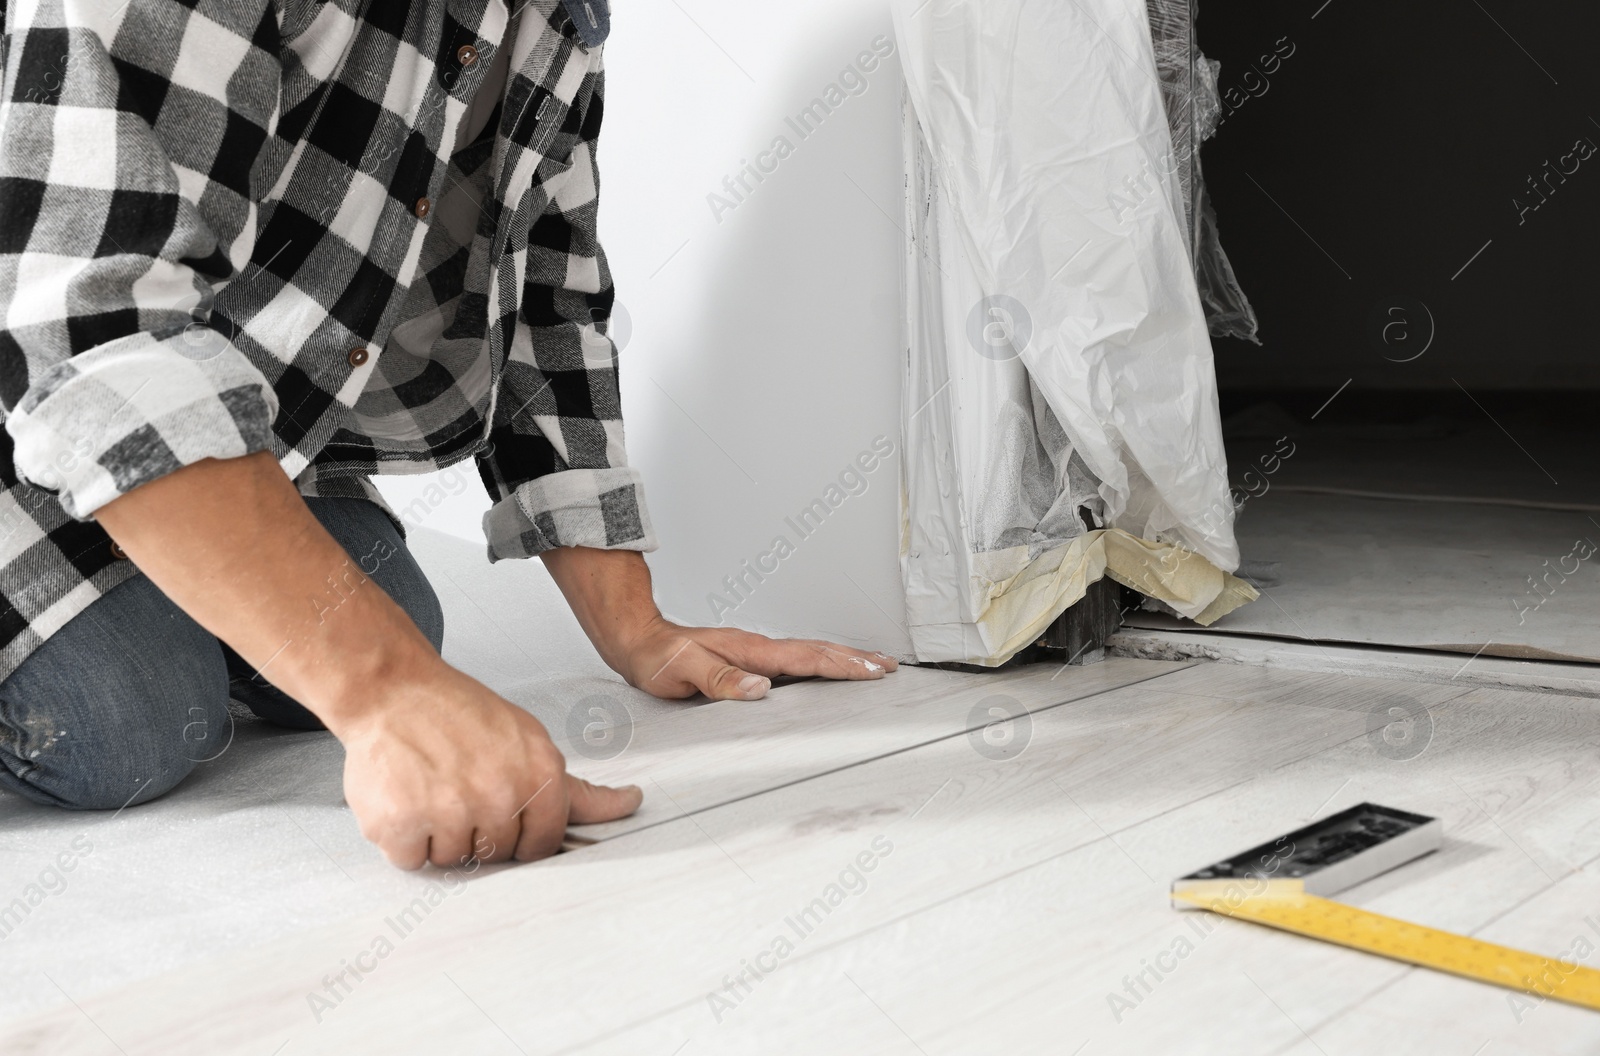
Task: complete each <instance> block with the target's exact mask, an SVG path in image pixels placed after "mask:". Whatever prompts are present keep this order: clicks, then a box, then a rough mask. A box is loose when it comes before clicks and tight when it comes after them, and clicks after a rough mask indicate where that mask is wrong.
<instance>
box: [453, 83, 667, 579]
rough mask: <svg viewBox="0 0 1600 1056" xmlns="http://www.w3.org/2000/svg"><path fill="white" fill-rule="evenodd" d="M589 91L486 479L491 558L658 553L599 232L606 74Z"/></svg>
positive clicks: (529, 285) (541, 230)
mask: <svg viewBox="0 0 1600 1056" xmlns="http://www.w3.org/2000/svg"><path fill="white" fill-rule="evenodd" d="M591 76H592V77H593V81H592V91H590V92H588V93H587V94H583V93H580V95H579V96H578V98H577V100H576V101H575V108H577V107H579V106H581V107H582V114H581V117H579V116H577V115H572V116H569V117H568V118H567V120H571V121H573V122H574V123H575V124H576V125H577V126H578V127H579V128H580V129H581V132H580V133H579V135H578V141H577V144H576V146H575V147H574V149H573V152H572V157H571V166H570V167H569V168H568V169H567V170H566V171H565V172H563V173H562V174H560V175H559V176H558V177H555V178H554V179H553V180H551V181H550V183H549V185H548V186H549V187H550V199H549V203H548V206H547V207H546V209H545V210H544V212H543V213H542V214H541V215H540V216H539V217H537V218H536V219H535V221H534V223H533V228H532V230H531V232H530V233H529V238H528V248H527V253H528V267H527V282H526V284H525V286H524V288H523V292H522V302H521V308H520V310H519V312H518V313H517V321H516V327H515V331H514V333H513V337H512V342H511V351H510V356H509V357H508V361H507V363H506V368H505V373H504V376H503V377H502V379H501V385H500V391H499V392H498V394H497V395H496V402H495V414H494V422H493V428H492V429H491V431H490V441H491V446H490V448H489V451H488V453H487V455H486V457H484V458H483V459H482V460H481V462H480V472H481V474H482V476H483V479H484V483H485V485H486V486H487V487H488V489H489V493H490V496H491V497H492V498H493V499H494V500H495V502H494V505H493V507H492V508H491V509H490V510H489V512H488V513H487V514H485V515H484V532H485V534H486V535H487V537H488V542H489V559H490V560H491V561H498V560H501V559H504V558H515V557H529V556H532V555H535V554H538V553H542V552H543V551H545V550H550V549H553V548H555V547H559V546H587V547H595V548H597V549H619V550H643V551H648V550H654V549H655V548H656V538H655V533H654V530H653V529H652V527H651V525H650V517H649V512H648V510H647V508H646V506H645V499H644V485H643V481H642V480H641V478H640V475H639V472H638V470H636V469H634V468H633V467H632V466H630V465H628V456H627V447H626V444H625V441H624V437H623V428H622V400H621V395H620V391H619V388H618V380H617V346H616V343H615V341H614V340H613V333H612V327H613V325H614V321H615V320H614V318H613V307H614V297H615V291H614V289H613V287H612V284H611V274H610V270H609V268H608V267H607V265H606V258H605V252H604V251H603V250H602V248H601V246H600V243H599V240H598V237H597V234H596V218H597V205H598V201H599V178H598V175H597V173H596V168H595V162H594V146H595V142H596V139H597V137H598V132H599V125H600V114H601V95H602V88H601V86H602V83H603V75H602V74H600V73H598V72H597V73H595V74H592V75H591Z"/></svg>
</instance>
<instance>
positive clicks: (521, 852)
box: [514, 771, 569, 862]
mask: <svg viewBox="0 0 1600 1056" xmlns="http://www.w3.org/2000/svg"><path fill="white" fill-rule="evenodd" d="M568 810H569V807H568V803H567V782H566V775H565V774H564V773H562V772H560V771H557V772H556V773H554V774H552V775H550V776H549V777H546V778H544V779H543V780H542V781H541V783H540V785H539V788H538V790H537V791H535V792H534V793H533V795H532V797H530V798H529V800H528V801H527V803H525V804H523V806H522V809H521V810H519V811H518V812H517V815H516V816H517V820H518V823H519V824H520V825H521V832H520V834H519V835H518V837H517V849H516V853H515V855H514V857H515V858H516V859H517V861H519V862H534V861H538V860H539V859H540V858H548V857H550V856H551V855H552V854H555V853H556V852H557V851H559V850H560V849H561V837H562V836H564V835H566V832H567V814H568Z"/></svg>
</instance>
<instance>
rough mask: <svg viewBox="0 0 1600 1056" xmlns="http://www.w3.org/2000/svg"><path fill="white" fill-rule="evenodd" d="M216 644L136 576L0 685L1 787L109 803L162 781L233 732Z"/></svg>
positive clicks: (60, 800) (97, 805) (144, 795)
mask: <svg viewBox="0 0 1600 1056" xmlns="http://www.w3.org/2000/svg"><path fill="white" fill-rule="evenodd" d="M231 734H232V727H231V720H230V718H229V715H228V675H227V667H226V665H225V663H224V661H223V657H222V650H221V646H220V645H219V643H218V642H217V640H216V639H215V638H214V637H212V636H211V635H210V634H208V633H207V632H206V631H205V630H204V628H202V627H200V625H199V624H197V623H195V622H194V621H193V620H192V619H190V618H189V617H188V616H187V615H186V614H184V612H183V611H182V610H181V609H179V608H178V607H177V606H176V605H174V604H173V603H172V602H171V601H170V600H168V598H167V597H166V595H164V594H162V593H161V592H160V591H159V590H158V589H157V588H156V587H155V586H154V585H153V584H151V583H150V581H149V580H147V579H145V578H144V577H143V576H138V577H135V578H134V579H131V580H128V581H126V582H124V583H122V584H119V585H118V586H117V587H115V588H114V589H113V590H112V591H111V592H110V593H108V594H106V596H105V597H103V598H100V599H99V600H97V601H96V602H95V603H94V604H93V605H91V606H90V607H89V608H88V609H86V610H84V611H83V612H82V613H80V614H79V615H78V616H76V617H75V618H74V619H72V620H71V621H70V622H69V623H68V624H67V625H66V626H65V627H63V628H61V630H59V631H57V632H56V633H55V634H54V635H52V636H51V637H50V638H49V639H48V640H47V641H46V642H45V643H44V644H43V645H41V646H40V647H39V648H38V649H36V650H35V651H34V652H33V653H32V654H31V655H30V656H29V657H28V658H27V660H25V661H23V663H22V666H20V667H19V668H17V670H16V671H14V672H12V674H11V676H10V677H9V678H7V679H6V680H5V681H4V682H3V683H0V785H4V786H5V787H8V788H11V789H13V790H14V791H16V792H18V793H20V794H21V795H23V796H25V797H27V798H28V799H31V800H33V801H35V802H38V803H45V804H53V805H56V806H63V807H71V808H76V809H83V810H100V809H111V810H114V809H116V808H119V807H122V806H126V805H129V804H134V803H142V802H145V801H146V800H150V799H154V798H155V797H157V796H159V795H161V794H163V793H165V792H168V791H170V790H171V789H172V788H173V787H174V786H176V785H177V784H178V783H179V782H180V781H182V780H183V779H184V778H185V777H187V776H188V775H189V773H190V772H191V771H192V770H193V769H194V768H195V767H196V766H197V765H199V764H200V763H202V762H205V761H208V760H210V759H213V758H215V757H216V756H218V755H220V754H221V752H222V751H224V750H225V749H226V744H227V741H228V740H229V739H230V738H231Z"/></svg>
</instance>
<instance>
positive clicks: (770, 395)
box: [382, 0, 910, 654]
mask: <svg viewBox="0 0 1600 1056" xmlns="http://www.w3.org/2000/svg"><path fill="white" fill-rule="evenodd" d="M615 7H616V10H615V11H614V13H613V28H612V36H611V40H610V42H609V43H608V44H607V48H606V67H607V81H608V85H607V98H606V116H605V125H604V132H603V134H602V136H601V140H600V151H599V164H600V172H601V186H602V189H603V190H602V194H601V208H600V223H601V236H602V240H603V242H604V244H605V246H606V251H607V253H608V254H609V256H610V261H611V268H612V272H613V276H614V279H615V281H616V286H617V295H618V303H619V305H620V306H621V309H620V311H619V315H621V314H622V313H623V312H625V313H626V315H627V318H628V323H630V324H631V333H627V334H625V335H624V334H623V333H621V330H622V329H623V328H622V326H620V325H619V327H618V337H619V339H620V341H619V343H620V344H621V345H622V352H621V364H622V389H623V407H624V416H625V420H626V422H627V430H628V446H629V452H630V456H631V458H632V461H633V463H634V464H635V465H637V466H638V467H640V469H641V471H642V472H643V473H644V477H645V488H646V496H647V498H648V500H649V505H650V511H651V514H652V516H653V518H654V520H655V526H656V530H657V533H658V535H659V536H660V539H661V549H660V551H658V552H657V553H655V554H652V555H650V565H651V568H652V570H653V571H654V574H655V577H656V592H657V597H658V599H659V601H660V603H661V605H662V608H663V609H664V610H665V611H666V612H667V613H668V615H670V616H672V617H674V618H677V619H680V620H683V621H687V622H693V623H701V624H705V623H715V622H717V617H718V616H721V617H723V622H725V623H726V624H728V625H734V626H743V627H749V628H752V629H757V630H763V631H770V632H774V633H783V634H788V635H799V636H808V637H810V636H815V637H827V638H832V639H835V640H839V641H844V642H850V643H860V644H871V645H872V646H873V647H874V648H881V649H884V650H886V651H889V652H893V653H899V654H909V648H910V643H909V636H908V634H907V632H906V630H905V628H904V621H905V616H904V600H903V594H902V591H901V586H900V575H899V565H898V533H899V461H898V453H899V452H898V449H899V443H900V432H899V404H900V377H901V369H902V368H901V361H902V355H901V337H900V333H901V323H900V319H901V304H900V293H899V290H900V286H899V283H900V280H899V274H900V254H901V252H902V235H901V232H900V225H901V222H902V221H901V215H900V214H901V182H902V176H901V173H902V166H901V159H900V134H899V99H900V69H899V63H898V59H897V57H890V58H889V59H887V60H886V61H883V60H878V64H877V68H876V69H875V70H873V71H871V72H869V73H867V74H865V76H863V77H861V78H860V81H856V78H855V77H854V76H853V75H845V76H843V77H842V76H841V74H842V73H843V71H845V70H846V69H847V68H850V67H855V68H856V70H857V72H858V73H859V72H860V67H861V66H870V65H872V64H873V63H872V62H871V61H868V62H864V63H859V65H858V61H859V60H858V56H861V55H862V53H868V52H871V51H872V49H873V43H874V40H877V42H878V48H879V50H880V51H881V50H884V49H885V48H887V47H892V46H893V34H892V32H891V29H890V20H889V15H888V9H887V7H886V5H885V4H883V3H882V2H880V0H868V2H866V3H862V2H860V0H854V2H851V0H813V2H810V3H806V4H799V5H770V6H769V5H756V4H750V3H737V2H734V0H678V2H673V0H621V2H620V3H618V4H616V5H615ZM846 80H848V81H852V82H854V83H853V87H854V88H855V91H856V93H857V94H848V92H846V94H844V96H843V99H844V102H843V104H842V105H840V106H837V107H836V108H835V109H834V110H833V112H831V113H829V114H827V115H826V116H825V117H823V118H822V120H821V123H820V124H819V125H818V126H817V127H816V129H815V130H814V131H812V132H811V133H810V134H809V135H808V136H806V137H804V138H802V136H801V134H800V133H799V132H798V131H797V130H796V129H795V128H794V127H793V126H791V125H790V124H788V123H787V122H786V120H785V119H786V118H795V119H797V120H798V115H800V114H801V111H802V110H803V109H804V108H805V107H806V106H807V105H809V104H810V102H811V101H812V100H813V99H814V98H816V97H819V96H823V95H824V94H825V92H826V91H827V89H828V87H829V85H830V84H835V85H838V86H839V88H840V89H846V90H847V89H848V88H850V87H852V85H847V84H845V83H844V81H846ZM863 84H864V87H863ZM834 98H835V99H838V98H839V96H838V95H835V96H834ZM780 136H781V137H784V138H785V139H786V140H787V143H788V149H787V151H786V152H787V155H788V156H787V157H784V158H782V159H779V158H778V157H777V156H776V155H775V154H772V153H769V154H767V155H766V158H765V162H766V165H767V167H768V168H773V169H774V171H772V172H771V173H770V174H765V175H764V179H763V180H762V181H761V182H759V183H758V182H756V181H755V180H754V179H753V178H751V177H750V176H748V175H747V176H746V180H745V182H746V185H747V186H748V187H749V190H748V192H747V191H745V190H743V189H740V190H738V191H737V193H733V192H729V191H728V190H727V189H726V186H725V184H724V180H725V178H728V177H736V176H737V174H738V173H739V172H740V170H741V168H742V167H743V164H744V163H746V162H749V163H755V162H757V161H758V159H759V158H760V156H761V154H762V152H767V151H770V150H771V149H772V148H773V147H774V143H775V140H777V138H778V137H780ZM712 194H718V195H720V196H721V200H720V202H718V201H716V200H709V196H710V195H712ZM741 199H742V200H741ZM880 437H882V438H884V439H883V440H878V446H879V448H880V449H882V448H883V446H884V445H885V443H892V444H893V445H894V455H893V456H892V457H890V458H889V459H888V460H886V461H879V460H877V459H876V458H874V457H871V456H870V454H869V457H868V458H866V459H865V460H864V464H867V465H874V467H875V468H873V469H872V471H871V472H862V471H860V469H859V468H858V469H854V470H852V466H853V464H856V462H857V459H858V458H859V457H860V456H861V455H862V454H863V453H864V452H865V453H871V452H872V449H873V445H874V441H875V439H877V438H880ZM841 474H844V483H843V484H841V483H840V477H841ZM474 478H475V474H474V473H473V472H472V467H471V466H470V465H466V466H462V467H460V473H459V475H458V476H457V477H456V478H454V479H453V480H452V481H450V483H453V484H455V486H456V488H457V490H459V489H460V488H461V485H462V482H463V480H465V481H467V483H468V484H470V487H468V488H467V489H466V490H465V492H464V494H461V495H457V496H452V497H449V498H447V499H445V500H444V501H443V502H438V501H437V500H438V498H439V496H440V494H441V493H440V492H438V491H436V492H433V493H432V495H433V500H434V501H433V502H431V503H430V505H436V506H437V508H436V509H435V510H433V512H432V513H430V515H429V518H428V519H427V521H426V522H425V523H426V525H427V526H428V527H430V528H436V529H438V530H441V531H447V532H450V533H451V534H456V535H460V536H462V537H463V538H467V539H471V540H472V541H473V542H475V543H481V541H482V536H481V532H480V531H479V529H478V525H477V522H478V518H479V517H480V516H481V514H482V510H483V509H484V508H485V506H486V500H485V499H484V498H483V496H482V489H481V487H480V486H479V485H477V483H476V481H475V479H474ZM382 485H383V488H384V493H385V495H386V496H388V497H390V499H391V501H393V502H395V503H396V504H397V508H399V506H400V505H404V504H406V503H409V502H410V501H411V500H412V499H413V498H414V497H416V496H418V495H419V494H422V489H424V488H425V487H426V486H427V485H426V483H425V481H424V480H423V479H419V478H413V479H393V478H391V479H387V480H384V481H383V482H382ZM830 486H832V487H833V488H834V490H833V491H831V492H830V491H829V489H830ZM852 490H853V491H854V492H856V493H855V494H850V493H849V491H852ZM818 499H821V500H823V501H824V502H825V503H826V502H828V501H829V500H833V502H834V503H836V508H834V509H831V510H830V512H829V513H828V515H827V517H826V519H825V520H823V521H822V523H821V525H820V527H817V528H816V529H815V530H813V531H810V532H809V534H808V535H807V536H804V537H803V536H802V535H801V533H800V532H799V531H797V530H796V528H795V526H794V524H793V523H791V522H792V521H796V520H798V514H799V513H800V511H802V510H803V509H805V508H807V507H808V506H810V505H811V504H812V503H813V501H815V500H818ZM780 537H781V538H782V539H784V540H785V541H786V544H787V546H782V545H779V546H776V547H775V543H776V540H778V539H779V538H780ZM791 548H792V552H791ZM761 555H770V556H767V557H766V558H765V559H764V565H765V567H766V568H768V569H773V568H775V571H770V572H766V573H763V576H764V579H763V581H761V582H759V583H758V582H757V581H756V580H755V578H754V576H752V575H749V574H748V573H745V572H744V571H743V568H742V566H743V565H744V563H745V562H747V561H748V562H751V563H752V565H755V564H756V563H758V562H762V561H763V559H762V556H761ZM738 575H743V576H744V584H745V585H744V587H742V588H741V592H740V593H739V594H735V593H732V592H730V591H729V590H728V589H727V586H726V584H725V578H726V577H729V576H738ZM714 594H715V595H720V597H721V598H722V599H723V601H722V603H721V604H720V605H713V603H712V600H711V597H712V595H714Z"/></svg>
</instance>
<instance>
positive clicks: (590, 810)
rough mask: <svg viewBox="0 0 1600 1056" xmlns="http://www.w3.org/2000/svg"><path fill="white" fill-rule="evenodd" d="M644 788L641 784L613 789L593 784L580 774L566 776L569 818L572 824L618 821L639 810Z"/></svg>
mask: <svg viewBox="0 0 1600 1056" xmlns="http://www.w3.org/2000/svg"><path fill="white" fill-rule="evenodd" d="M643 801H644V790H643V789H641V788H640V787H639V786H638V785H627V786H625V787H623V788H612V787H610V786H609V785H591V784H590V783H589V782H587V781H585V780H584V779H583V778H581V777H573V776H572V775H571V774H568V775H567V802H568V807H567V821H568V822H569V823H571V824H573V825H592V824H595V823H596V822H601V821H616V820H617V819H618V818H625V817H627V816H628V815H629V814H632V813H633V812H634V811H636V810H638V809H639V804H640V803H641V802H643Z"/></svg>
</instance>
